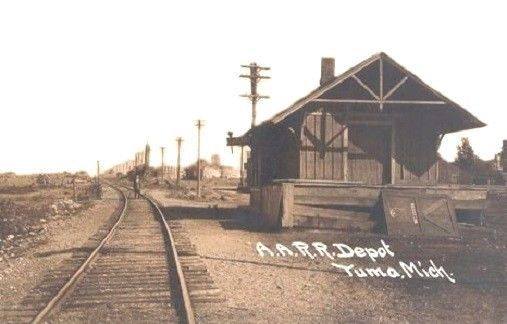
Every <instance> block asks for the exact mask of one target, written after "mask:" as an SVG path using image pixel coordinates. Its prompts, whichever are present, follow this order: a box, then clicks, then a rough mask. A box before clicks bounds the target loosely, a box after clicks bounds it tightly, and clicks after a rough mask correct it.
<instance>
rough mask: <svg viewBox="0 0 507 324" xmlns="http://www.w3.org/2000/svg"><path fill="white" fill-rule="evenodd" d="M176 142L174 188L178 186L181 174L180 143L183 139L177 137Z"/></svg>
mask: <svg viewBox="0 0 507 324" xmlns="http://www.w3.org/2000/svg"><path fill="white" fill-rule="evenodd" d="M176 142H177V143H178V157H177V161H176V187H179V186H180V178H181V176H180V174H181V164H180V163H181V142H183V138H181V137H177V138H176Z"/></svg>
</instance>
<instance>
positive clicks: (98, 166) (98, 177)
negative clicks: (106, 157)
mask: <svg viewBox="0 0 507 324" xmlns="http://www.w3.org/2000/svg"><path fill="white" fill-rule="evenodd" d="M97 185H100V162H99V161H97Z"/></svg>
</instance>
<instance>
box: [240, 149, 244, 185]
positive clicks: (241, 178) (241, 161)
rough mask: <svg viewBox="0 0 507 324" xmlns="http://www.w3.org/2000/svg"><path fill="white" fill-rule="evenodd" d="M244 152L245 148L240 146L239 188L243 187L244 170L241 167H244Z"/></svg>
mask: <svg viewBox="0 0 507 324" xmlns="http://www.w3.org/2000/svg"><path fill="white" fill-rule="evenodd" d="M244 151H245V147H244V146H243V145H241V157H240V161H239V179H240V180H239V181H240V182H239V183H240V186H241V187H244V186H245V175H244V168H243V165H244V163H245V162H244V161H245V160H244Z"/></svg>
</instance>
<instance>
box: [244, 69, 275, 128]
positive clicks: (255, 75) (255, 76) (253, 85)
mask: <svg viewBox="0 0 507 324" xmlns="http://www.w3.org/2000/svg"><path fill="white" fill-rule="evenodd" d="M241 67H242V68H248V69H249V73H250V74H241V75H240V76H239V77H240V78H247V79H250V94H244V95H240V96H241V97H245V98H248V99H250V101H251V102H252V124H251V127H252V128H253V127H254V126H255V118H256V117H257V101H259V99H268V98H269V96H262V95H259V94H258V93H257V84H258V83H259V80H261V79H270V78H271V77H269V76H264V75H261V74H260V72H261V71H268V70H271V68H269V67H264V66H259V65H257V63H255V62H253V63H250V64H249V65H241Z"/></svg>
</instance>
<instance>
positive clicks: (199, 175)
mask: <svg viewBox="0 0 507 324" xmlns="http://www.w3.org/2000/svg"><path fill="white" fill-rule="evenodd" d="M195 126H197V197H201V128H202V127H203V126H204V122H203V120H202V119H198V120H197V122H196V123H195Z"/></svg>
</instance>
